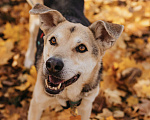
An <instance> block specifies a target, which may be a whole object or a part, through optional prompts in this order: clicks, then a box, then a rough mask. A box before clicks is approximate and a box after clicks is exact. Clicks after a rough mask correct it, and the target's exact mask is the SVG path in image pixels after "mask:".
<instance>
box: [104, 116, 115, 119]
mask: <svg viewBox="0 0 150 120" xmlns="http://www.w3.org/2000/svg"><path fill="white" fill-rule="evenodd" d="M106 120H115V118H114V117H113V116H110V117H107V118H106Z"/></svg>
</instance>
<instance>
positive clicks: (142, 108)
mask: <svg viewBox="0 0 150 120" xmlns="http://www.w3.org/2000/svg"><path fill="white" fill-rule="evenodd" d="M141 101H142V103H140V104H138V105H137V106H136V107H138V108H139V112H138V113H139V114H140V115H145V116H149V117H150V101H149V100H147V99H142V100H141Z"/></svg>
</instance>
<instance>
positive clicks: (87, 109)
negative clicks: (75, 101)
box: [78, 86, 99, 120]
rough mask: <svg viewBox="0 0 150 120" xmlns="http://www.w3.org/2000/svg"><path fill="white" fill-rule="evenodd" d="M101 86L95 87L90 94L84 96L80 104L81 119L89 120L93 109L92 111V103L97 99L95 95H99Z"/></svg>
mask: <svg viewBox="0 0 150 120" xmlns="http://www.w3.org/2000/svg"><path fill="white" fill-rule="evenodd" d="M98 92H99V86H98V87H97V88H95V89H94V90H93V91H91V92H90V94H89V95H88V96H87V97H85V98H83V99H82V101H81V104H80V106H79V107H78V112H79V115H81V120H89V118H90V115H91V111H92V103H93V101H94V100H95V97H96V96H97V95H98Z"/></svg>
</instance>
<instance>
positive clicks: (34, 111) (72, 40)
mask: <svg viewBox="0 0 150 120" xmlns="http://www.w3.org/2000/svg"><path fill="white" fill-rule="evenodd" d="M30 13H32V14H38V15H39V18H40V22H41V26H40V27H41V29H42V30H43V31H44V33H45V36H44V50H43V55H42V57H41V60H40V61H39V69H38V77H37V82H36V85H35V89H34V92H33V98H32V100H31V103H30V108H29V114H28V120H39V119H40V117H41V114H42V111H43V110H44V109H45V108H46V107H48V106H55V107H60V106H61V105H62V106H66V101H68V100H70V101H78V100H80V99H82V102H81V104H80V106H79V107H78V111H79V114H80V115H81V118H82V120H88V119H89V117H90V114H91V109H92V102H93V101H94V99H95V97H96V96H97V95H98V92H99V84H98V83H97V84H96V86H95V85H94V84H95V83H96V81H97V79H98V75H99V69H100V68H101V64H100V63H101V59H102V57H103V55H104V51H105V50H106V49H108V48H110V47H111V46H112V45H113V44H114V42H115V41H116V39H117V38H118V37H119V36H120V34H121V32H122V30H123V27H122V26H121V25H117V24H110V23H106V22H104V21H98V22H95V23H93V24H92V25H91V26H90V27H85V26H83V25H81V24H77V23H71V22H68V21H67V20H65V18H64V17H63V16H62V15H61V14H60V13H59V12H58V11H56V10H52V9H50V8H48V7H45V6H43V5H41V4H37V5H35V6H34V7H33V9H32V10H31V11H30ZM52 37H55V38H56V42H57V45H56V46H52V45H51V44H50V43H49V40H50V39H51V38H52ZM102 38H103V39H102ZM112 41H113V44H112V43H111V42H112ZM81 44H84V45H85V46H86V47H87V49H88V51H86V52H85V53H79V52H77V51H76V47H77V46H79V45H81ZM51 57H57V58H61V59H62V61H63V63H64V67H63V69H62V70H61V73H62V75H61V78H62V79H64V80H66V81H67V80H68V79H70V78H72V77H73V76H74V75H76V74H77V73H80V74H81V75H80V77H79V79H78V80H77V81H76V82H75V83H73V84H71V85H69V86H67V87H66V88H65V89H64V90H63V91H62V92H61V93H59V94H56V95H54V96H53V95H50V94H49V93H47V92H45V88H44V82H43V81H44V77H43V76H44V75H45V74H47V73H46V72H45V69H46V65H45V63H46V61H47V60H48V59H49V58H51ZM85 85H90V86H91V87H92V89H91V90H90V91H88V92H82V90H83V87H85ZM92 85H93V86H92Z"/></svg>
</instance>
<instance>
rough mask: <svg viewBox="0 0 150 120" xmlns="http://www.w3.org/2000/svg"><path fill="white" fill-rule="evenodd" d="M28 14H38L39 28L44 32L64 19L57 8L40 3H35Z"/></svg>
mask: <svg viewBox="0 0 150 120" xmlns="http://www.w3.org/2000/svg"><path fill="white" fill-rule="evenodd" d="M29 13H30V14H35V15H39V17H40V23H41V25H40V28H41V29H42V30H43V32H44V33H45V34H46V33H47V32H48V31H49V29H50V28H51V27H54V26H56V25H58V24H59V23H61V22H63V21H65V20H66V19H65V18H64V17H63V16H62V14H61V13H60V12H58V11H57V10H53V9H50V8H48V7H46V6H45V5H42V4H39V3H38V4H36V5H35V6H34V7H33V8H32V9H31V10H30V11H29Z"/></svg>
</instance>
